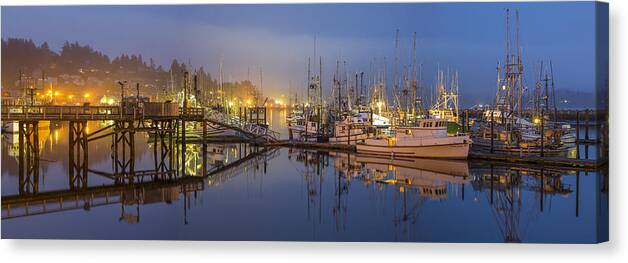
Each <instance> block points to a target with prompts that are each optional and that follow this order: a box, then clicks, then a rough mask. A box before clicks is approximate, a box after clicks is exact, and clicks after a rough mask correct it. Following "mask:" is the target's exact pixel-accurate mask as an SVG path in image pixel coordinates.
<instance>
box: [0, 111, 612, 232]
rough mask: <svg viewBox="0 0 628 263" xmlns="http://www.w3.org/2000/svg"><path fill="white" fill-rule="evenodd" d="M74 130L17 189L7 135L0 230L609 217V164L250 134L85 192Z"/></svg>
mask: <svg viewBox="0 0 628 263" xmlns="http://www.w3.org/2000/svg"><path fill="white" fill-rule="evenodd" d="M281 116H282V114H274V115H273V119H274V120H273V122H274V123H281V122H282V121H281V118H282V117H281ZM283 118H285V115H284V116H283ZM92 125H93V126H90V130H91V131H95V130H97V129H98V127H97V126H98V125H99V124H97V123H94V124H92ZM102 125H105V124H102ZM53 126H54V125H53ZM284 128H285V126H284ZM67 133H68V130H67V126H63V125H61V126H59V127H53V128H52V129H49V132H40V136H44V137H45V139H42V140H41V142H40V145H41V146H42V147H41V149H40V151H41V153H40V155H41V160H42V161H41V163H40V166H41V167H40V169H41V172H40V176H41V178H40V179H41V180H40V181H39V184H40V187H39V190H38V193H37V194H35V195H18V185H19V178H18V176H17V172H16V171H17V161H16V158H15V157H14V154H13V153H14V151H15V150H14V149H13V148H14V144H12V143H11V138H4V139H3V140H4V141H3V147H2V197H3V202H4V201H5V200H11V201H15V202H14V205H13V206H12V207H6V206H5V205H4V203H3V207H2V237H3V238H82V239H175V240H178V239H184V240H316V241H429V242H569V243H591V242H595V241H596V240H597V239H598V233H599V234H602V233H604V229H607V227H608V226H607V225H605V224H606V222H607V218H606V211H607V209H608V195H607V191H608V174H607V173H606V172H601V173H598V172H584V171H580V172H577V171H564V170H552V169H543V170H541V169H540V168H531V167H506V166H503V165H498V164H491V163H476V162H466V161H443V160H417V159H396V160H389V159H385V158H384V159H382V158H377V157H373V156H363V155H355V154H349V153H335V152H332V153H329V152H323V151H304V150H297V149H288V148H281V149H265V150H266V151H264V149H256V148H255V147H252V146H250V145H245V144H210V145H208V161H207V167H206V169H207V173H209V174H211V176H208V177H206V178H203V177H201V170H202V165H203V163H202V154H201V149H202V148H201V146H200V145H199V144H188V145H187V147H186V152H185V155H186V157H187V158H186V160H187V162H186V163H185V165H184V169H185V174H186V176H185V177H183V176H181V175H180V176H179V177H176V178H172V179H170V180H167V179H164V180H157V179H154V178H147V179H145V180H144V181H141V182H140V181H137V182H136V183H135V184H133V185H121V184H115V183H114V182H113V181H112V180H111V179H109V178H106V177H104V176H100V175H98V174H94V173H90V174H89V178H88V190H87V192H86V193H85V194H81V195H79V196H77V195H76V194H75V193H74V192H72V191H68V190H67V189H69V187H68V172H67V171H68V156H67V152H68V143H67V138H66V136H67ZM137 137H138V139H137V140H136V144H135V147H136V154H137V156H136V169H138V170H142V169H150V168H152V167H154V160H153V150H154V149H153V148H152V147H153V144H152V143H151V139H150V138H149V137H148V136H147V135H145V134H141V133H139V134H138V135H137ZM252 152H259V153H258V154H251V153H252ZM89 154H90V158H89V168H90V169H93V170H97V171H109V172H111V169H112V168H111V167H112V162H111V140H110V139H102V140H97V141H94V142H90V145H89ZM42 196H43V197H42ZM34 197H38V198H39V197H41V198H40V199H37V198H34ZM29 198H31V199H29ZM20 200H22V202H20ZM24 200H26V201H28V200H30V201H29V202H26V201H24ZM37 200H39V201H37ZM42 200H46V203H45V205H43V201H42ZM27 204H28V205H27ZM27 207H28V209H27ZM44 207H45V208H44ZM598 223H601V226H599V225H598Z"/></svg>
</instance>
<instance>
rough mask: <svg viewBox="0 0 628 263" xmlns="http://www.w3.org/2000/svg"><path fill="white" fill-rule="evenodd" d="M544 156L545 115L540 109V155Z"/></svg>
mask: <svg viewBox="0 0 628 263" xmlns="http://www.w3.org/2000/svg"><path fill="white" fill-rule="evenodd" d="M544 156H545V115H544V113H543V110H541V157H544Z"/></svg>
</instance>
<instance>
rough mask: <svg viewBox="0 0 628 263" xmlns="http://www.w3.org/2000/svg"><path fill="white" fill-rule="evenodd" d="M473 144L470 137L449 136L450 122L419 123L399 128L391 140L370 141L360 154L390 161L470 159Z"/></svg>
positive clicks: (360, 149) (433, 120)
mask: <svg viewBox="0 0 628 263" xmlns="http://www.w3.org/2000/svg"><path fill="white" fill-rule="evenodd" d="M471 143H472V141H471V139H470V138H469V136H468V135H456V136H448V135H447V121H445V120H438V119H422V120H417V126H414V127H399V128H396V129H394V133H393V134H392V135H388V136H379V137H375V138H369V139H366V140H365V141H364V143H358V144H357V145H356V148H357V151H358V152H359V153H368V154H376V155H386V156H390V157H396V156H398V157H419V158H446V159H466V158H467V157H468V155H469V146H470V145H471Z"/></svg>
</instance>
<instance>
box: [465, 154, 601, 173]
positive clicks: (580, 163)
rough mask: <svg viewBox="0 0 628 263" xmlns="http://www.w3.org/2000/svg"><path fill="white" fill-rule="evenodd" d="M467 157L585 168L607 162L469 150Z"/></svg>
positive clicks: (590, 168)
mask: <svg viewBox="0 0 628 263" xmlns="http://www.w3.org/2000/svg"><path fill="white" fill-rule="evenodd" d="M469 159H472V160H483V161H491V162H501V163H519V164H532V165H542V166H548V167H561V168H571V169H585V170H596V169H599V168H601V167H603V166H604V165H606V164H608V162H607V161H605V160H585V159H574V158H566V157H540V156H517V155H507V154H494V153H493V154H491V153H485V152H470V153H469Z"/></svg>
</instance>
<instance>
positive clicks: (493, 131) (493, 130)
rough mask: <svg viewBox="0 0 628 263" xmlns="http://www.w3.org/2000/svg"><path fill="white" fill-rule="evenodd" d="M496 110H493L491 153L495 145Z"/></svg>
mask: <svg viewBox="0 0 628 263" xmlns="http://www.w3.org/2000/svg"><path fill="white" fill-rule="evenodd" d="M494 113H495V112H494V111H491V153H493V146H494V140H495V134H494V133H495V128H494V125H495V117H494V116H495V115H494Z"/></svg>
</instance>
